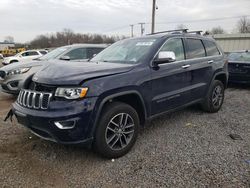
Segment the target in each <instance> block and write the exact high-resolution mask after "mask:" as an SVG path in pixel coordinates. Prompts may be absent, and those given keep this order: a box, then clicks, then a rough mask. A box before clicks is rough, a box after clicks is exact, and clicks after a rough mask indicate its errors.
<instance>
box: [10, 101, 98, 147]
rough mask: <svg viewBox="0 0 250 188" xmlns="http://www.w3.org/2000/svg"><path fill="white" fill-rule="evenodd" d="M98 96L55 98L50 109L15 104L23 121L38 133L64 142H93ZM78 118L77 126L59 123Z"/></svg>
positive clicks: (44, 137) (43, 136)
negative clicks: (77, 99) (69, 99)
mask: <svg viewBox="0 0 250 188" xmlns="http://www.w3.org/2000/svg"><path fill="white" fill-rule="evenodd" d="M95 102H96V98H95V97H93V98H86V99H84V100H80V101H52V102H51V103H50V108H49V109H47V110H35V109H28V108H25V107H22V106H20V105H19V104H17V103H14V104H13V108H12V110H13V113H14V114H15V116H16V117H17V120H18V122H19V123H20V124H22V125H24V126H25V127H27V128H28V129H29V130H31V131H32V132H33V133H34V134H35V135H37V136H39V137H41V138H43V139H46V140H50V141H53V142H58V143H61V144H78V143H91V141H92V139H93V135H91V134H92V129H93V125H92V123H91V122H92V121H91V118H92V116H93V113H92V112H93V108H94V106H95ZM69 120H70V121H71V120H73V121H75V124H74V127H72V128H70V129H60V128H58V127H57V126H56V125H55V122H65V121H69Z"/></svg>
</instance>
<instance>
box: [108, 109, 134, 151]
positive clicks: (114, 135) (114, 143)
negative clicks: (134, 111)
mask: <svg viewBox="0 0 250 188" xmlns="http://www.w3.org/2000/svg"><path fill="white" fill-rule="evenodd" d="M134 131H135V124H134V120H133V119H132V117H131V116H130V115H129V114H127V113H119V114H117V115H115V116H114V117H112V118H111V120H110V121H109V123H108V126H107V128H106V131H105V140H106V143H107V145H108V146H109V147H110V149H112V150H121V149H123V148H125V147H126V146H127V145H128V144H129V143H130V142H131V140H132V138H133V135H134Z"/></svg>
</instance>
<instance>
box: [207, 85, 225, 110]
mask: <svg viewBox="0 0 250 188" xmlns="http://www.w3.org/2000/svg"><path fill="white" fill-rule="evenodd" d="M224 91H225V88H224V85H223V83H222V82H221V81H219V80H214V81H213V82H212V84H211V86H210V89H209V91H208V94H207V96H206V98H205V100H204V102H203V103H202V108H203V110H204V111H206V112H211V113H214V112H218V111H219V110H220V108H221V106H222V104H223V101H224Z"/></svg>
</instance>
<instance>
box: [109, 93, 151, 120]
mask: <svg viewBox="0 0 250 188" xmlns="http://www.w3.org/2000/svg"><path fill="white" fill-rule="evenodd" d="M112 101H119V102H123V103H126V104H128V105H130V106H132V107H133V108H134V109H135V110H136V112H137V113H138V116H139V120H140V125H144V123H145V115H146V114H145V113H146V111H145V109H144V105H143V103H142V101H141V98H140V97H139V96H138V95H137V94H125V95H122V96H117V97H114V98H112V99H110V100H108V101H107V102H106V103H105V104H104V105H106V104H107V103H109V102H112Z"/></svg>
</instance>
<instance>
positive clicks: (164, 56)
mask: <svg viewBox="0 0 250 188" xmlns="http://www.w3.org/2000/svg"><path fill="white" fill-rule="evenodd" d="M175 60H176V57H175V53H174V52H172V51H162V52H159V54H158V56H157V57H156V59H155V60H154V63H155V64H156V65H159V64H164V63H170V62H174V61H175Z"/></svg>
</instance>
